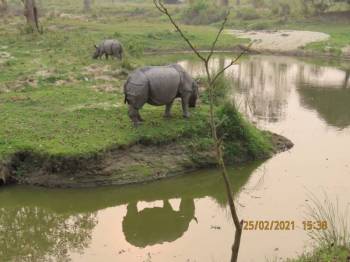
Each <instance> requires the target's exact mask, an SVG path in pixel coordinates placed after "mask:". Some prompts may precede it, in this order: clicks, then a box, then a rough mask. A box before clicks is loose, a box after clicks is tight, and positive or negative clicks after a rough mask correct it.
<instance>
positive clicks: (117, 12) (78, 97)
mask: <svg viewBox="0 0 350 262" xmlns="http://www.w3.org/2000/svg"><path fill="white" fill-rule="evenodd" d="M80 5H81V1H62V2H60V3H58V2H57V1H55V2H53V1H47V2H45V4H44V14H46V16H45V15H44V16H43V17H42V18H41V23H42V25H43V28H44V34H27V33H24V31H23V28H24V26H25V24H24V20H23V18H22V17H8V18H6V19H7V21H10V22H11V26H7V24H5V23H0V52H3V53H6V55H9V56H10V58H8V57H3V56H0V71H1V74H0V112H1V114H0V123H1V125H0V159H6V158H8V157H10V156H11V155H13V154H15V153H16V152H19V151H31V152H35V153H37V154H43V155H55V156H86V155H91V154H95V153H97V152H101V151H104V150H108V149H109V148H112V147H113V148H115V147H127V146H129V145H132V144H135V143H139V142H141V143H153V144H157V143H168V142H169V141H174V140H178V141H182V140H183V139H182V138H183V137H186V138H190V139H189V140H191V141H192V142H191V143H192V146H193V147H197V145H198V146H199V147H207V148H208V146H209V145H210V142H209V141H210V139H209V127H208V122H207V113H208V106H207V105H206V104H205V103H202V104H201V105H200V107H197V108H196V109H194V110H192V117H191V118H190V119H189V120H185V119H183V118H182V113H181V108H180V104H179V103H176V105H175V106H174V109H173V111H174V112H173V115H174V117H173V118H172V119H170V120H165V119H163V117H162V115H163V110H164V108H163V107H152V106H145V107H144V109H143V110H142V111H141V115H142V116H143V117H144V118H145V120H146V122H145V124H144V125H143V126H141V127H140V128H138V129H134V128H133V127H132V126H131V123H130V120H129V118H128V116H127V106H126V105H124V104H123V101H124V96H123V94H122V85H123V83H124V81H125V79H126V76H127V74H128V72H129V70H131V69H133V68H136V67H138V66H142V65H160V64H167V63H171V62H175V61H177V60H178V59H179V55H167V56H164V55H157V53H156V54H155V55H148V56H146V55H144V54H143V52H148V51H156V52H160V51H169V50H185V49H186V50H188V47H187V45H186V43H185V42H184V41H183V40H182V39H181V37H180V36H179V35H178V33H177V32H175V31H174V30H173V28H172V26H171V25H169V22H168V21H167V19H166V18H165V17H162V16H161V15H160V14H159V13H158V12H157V10H155V8H154V7H153V6H152V5H151V4H150V2H149V3H146V4H140V3H136V2H135V3H132V2H130V3H117V4H115V5H111V3H110V1H101V2H99V4H98V6H97V5H96V6H95V7H94V9H93V10H92V11H91V12H89V13H82V12H81V6H80ZM177 8H178V7H171V12H173V13H174V14H175V16H176V18H179V17H180V12H179V10H177ZM62 13H66V14H73V16H70V17H62V16H61V14H62ZM74 15H75V17H74ZM183 28H184V31H185V32H186V34H187V36H188V37H189V38H190V39H191V40H192V41H193V43H194V44H195V46H196V47H198V48H200V49H208V47H209V46H210V43H211V42H212V40H213V39H214V38H215V35H216V32H217V29H216V28H215V27H211V26H183ZM104 38H118V39H120V41H121V42H122V43H123V45H124V47H125V49H126V52H127V58H126V59H125V60H124V61H122V62H120V61H116V60H108V61H106V60H92V59H91V55H92V53H93V51H94V47H93V45H94V43H98V42H99V41H101V40H102V39H104ZM242 42H245V41H244V40H241V39H237V38H234V37H232V36H231V35H223V36H222V38H221V39H220V41H219V42H218V45H217V47H218V48H219V49H230V48H232V47H233V46H235V45H236V44H237V43H242ZM183 57H186V58H189V59H194V58H193V56H189V55H182V56H181V58H183ZM260 135H262V134H260Z"/></svg>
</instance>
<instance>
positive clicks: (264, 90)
mask: <svg viewBox="0 0 350 262" xmlns="http://www.w3.org/2000/svg"><path fill="white" fill-rule="evenodd" d="M289 75H290V73H289V66H288V64H286V63H283V62H280V61H277V62H276V61H273V60H269V59H263V58H256V57H253V58H251V59H249V60H247V61H244V62H242V63H241V64H240V67H239V69H238V70H237V73H236V74H233V75H232V76H233V77H232V81H233V83H234V86H235V90H234V92H236V94H235V96H236V101H238V103H239V106H240V109H241V110H243V111H244V113H245V114H246V115H248V116H250V117H251V118H257V119H264V120H267V121H269V122H276V121H279V120H281V119H283V117H284V114H285V107H286V105H287V99H288V95H289V93H290V85H289V81H288V77H289Z"/></svg>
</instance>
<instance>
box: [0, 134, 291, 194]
mask: <svg viewBox="0 0 350 262" xmlns="http://www.w3.org/2000/svg"><path fill="white" fill-rule="evenodd" d="M270 135H271V142H272V145H273V153H274V154H276V153H279V152H283V151H286V150H288V149H290V148H291V147H292V146H293V143H292V142H291V141H290V140H288V139H287V138H285V137H283V136H280V135H277V134H274V133H270ZM271 156H272V155H265V156H262V157H261V158H260V159H267V158H269V157H271ZM252 160H253V159H248V158H247V157H246V156H239V157H238V158H237V159H234V160H232V159H231V160H230V159H228V162H229V163H230V164H239V163H244V162H248V161H252ZM254 160H255V159H254ZM215 165H216V161H215V154H214V151H202V152H195V153H193V152H190V151H189V150H187V149H186V148H185V146H184V145H182V144H179V143H177V142H176V141H175V142H169V143H168V144H162V145H142V144H136V145H132V146H130V147H129V148H126V149H120V148H119V149H111V150H108V151H106V152H103V153H99V154H97V155H94V156H90V157H53V156H40V155H36V154H35V153H33V152H18V153H17V154H15V155H14V156H13V157H12V158H11V160H10V161H8V162H7V163H3V164H2V165H0V178H1V177H2V178H3V179H2V183H0V185H1V184H2V185H4V184H10V183H16V184H27V185H36V186H43V187H63V188H82V187H95V186H111V185H127V184H137V183H146V182H151V181H156V180H160V179H164V178H169V177H173V176H178V175H184V174H188V173H190V172H192V171H195V170H199V169H201V168H208V167H213V166H215Z"/></svg>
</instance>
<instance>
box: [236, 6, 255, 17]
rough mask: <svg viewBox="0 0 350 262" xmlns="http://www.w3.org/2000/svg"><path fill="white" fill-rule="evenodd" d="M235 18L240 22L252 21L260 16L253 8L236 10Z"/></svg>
mask: <svg viewBox="0 0 350 262" xmlns="http://www.w3.org/2000/svg"><path fill="white" fill-rule="evenodd" d="M236 17H237V18H239V19H242V20H254V19H258V18H260V15H259V14H258V12H257V11H256V9H255V8H253V7H242V8H240V9H239V10H237V14H236Z"/></svg>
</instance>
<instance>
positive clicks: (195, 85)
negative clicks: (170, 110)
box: [189, 80, 198, 107]
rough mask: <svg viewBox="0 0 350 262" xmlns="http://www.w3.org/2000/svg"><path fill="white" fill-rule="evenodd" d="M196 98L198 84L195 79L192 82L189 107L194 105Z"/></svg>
mask: <svg viewBox="0 0 350 262" xmlns="http://www.w3.org/2000/svg"><path fill="white" fill-rule="evenodd" d="M197 98H198V84H197V82H196V81H195V80H193V82H192V94H191V97H190V101H189V107H196V101H197Z"/></svg>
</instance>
